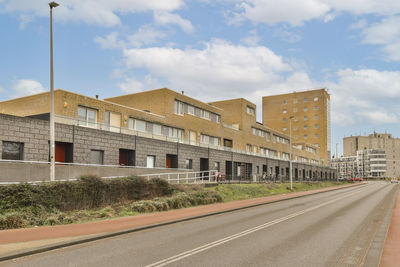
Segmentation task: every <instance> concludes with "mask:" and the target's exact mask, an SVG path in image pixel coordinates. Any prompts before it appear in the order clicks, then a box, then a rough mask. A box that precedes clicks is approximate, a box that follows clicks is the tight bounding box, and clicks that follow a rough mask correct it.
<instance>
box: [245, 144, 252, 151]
mask: <svg viewBox="0 0 400 267" xmlns="http://www.w3.org/2000/svg"><path fill="white" fill-rule="evenodd" d="M251 150H252V147H251V145H249V144H247V145H246V151H247V152H251Z"/></svg>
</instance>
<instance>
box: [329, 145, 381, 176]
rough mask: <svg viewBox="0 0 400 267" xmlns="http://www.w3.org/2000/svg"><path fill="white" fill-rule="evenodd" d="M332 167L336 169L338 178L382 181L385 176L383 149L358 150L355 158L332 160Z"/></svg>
mask: <svg viewBox="0 0 400 267" xmlns="http://www.w3.org/2000/svg"><path fill="white" fill-rule="evenodd" d="M332 167H333V168H335V169H337V171H338V176H339V177H341V178H345V179H349V178H352V177H361V178H365V179H371V178H372V179H382V178H386V177H388V176H387V175H386V169H387V166H386V154H385V150H383V149H363V150H358V151H357V155H356V156H348V157H340V158H334V159H332Z"/></svg>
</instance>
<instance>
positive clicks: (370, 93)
mask: <svg viewBox="0 0 400 267" xmlns="http://www.w3.org/2000/svg"><path fill="white" fill-rule="evenodd" d="M204 45H205V46H204V48H202V49H192V48H186V49H176V48H168V47H152V48H141V49H125V50H124V52H123V57H124V62H125V64H126V66H127V68H128V69H136V68H138V69H145V70H147V71H148V73H150V75H152V77H157V78H160V79H163V80H165V81H166V86H168V87H170V88H172V89H175V90H185V91H186V92H188V94H190V95H192V96H193V97H196V98H199V99H202V100H203V101H215V100H218V99H229V98H236V97H243V96H245V97H246V98H247V99H249V100H250V101H252V102H254V103H256V104H257V105H258V107H259V108H258V111H259V112H258V113H259V115H260V113H261V112H260V111H261V105H260V104H261V97H262V96H265V95H272V94H278V93H288V92H293V91H303V90H308V89H317V88H323V87H327V88H328V89H329V92H330V94H331V103H332V122H333V124H334V125H339V126H348V125H353V124H356V123H360V122H362V123H365V124H372V125H377V124H382V123H395V122H398V121H399V114H400V113H399V112H400V111H399V110H398V109H397V108H396V107H397V103H398V102H400V71H378V70H375V69H360V70H352V69H342V70H339V71H337V72H336V73H335V74H334V75H333V77H332V79H334V80H335V81H325V82H318V81H313V80H312V79H310V77H309V75H308V74H307V72H306V71H305V67H304V66H303V65H302V64H297V63H296V62H290V61H287V60H284V59H283V58H282V57H280V56H279V55H276V54H275V53H274V52H272V51H271V50H270V49H268V48H267V47H264V46H250V47H247V46H242V45H233V44H231V43H229V42H226V41H222V40H213V41H211V42H208V43H205V44H204ZM154 58H157V60H154ZM132 84H133V85H131V86H130V88H134V87H135V88H139V90H140V89H142V88H144V87H143V85H140V84H139V85H138V84H137V83H136V81H133V82H132ZM121 88H122V87H121ZM150 88H151V87H150ZM123 89H124V90H127V89H126V87H124V88H123Z"/></svg>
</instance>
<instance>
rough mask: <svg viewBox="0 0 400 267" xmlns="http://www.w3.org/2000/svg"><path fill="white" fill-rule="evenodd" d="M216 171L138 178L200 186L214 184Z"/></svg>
mask: <svg viewBox="0 0 400 267" xmlns="http://www.w3.org/2000/svg"><path fill="white" fill-rule="evenodd" d="M216 173H217V170H208V171H198V172H171V173H152V174H141V175H138V176H139V177H144V178H146V179H147V180H150V179H151V178H160V179H164V180H166V181H168V183H174V184H202V183H216V182H217V181H218V179H217V178H218V177H217V176H216V175H215V174H216ZM121 177H124V176H108V177H102V178H106V179H112V178H121Z"/></svg>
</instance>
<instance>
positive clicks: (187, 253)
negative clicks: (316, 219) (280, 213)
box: [145, 188, 364, 267]
mask: <svg viewBox="0 0 400 267" xmlns="http://www.w3.org/2000/svg"><path fill="white" fill-rule="evenodd" d="M363 190H364V188H362V189H359V190H357V191H352V192H351V193H349V194H346V195H343V196H341V197H338V198H335V199H333V200H330V201H327V202H325V203H322V204H319V205H317V206H314V207H311V208H308V209H305V210H301V211H298V212H295V213H292V214H290V215H287V216H285V217H282V218H279V219H276V220H273V221H271V222H267V223H264V224H261V225H259V226H256V227H253V228H250V229H247V230H245V231H242V232H240V233H237V234H233V235H230V236H227V237H225V238H222V239H219V240H216V241H214V242H211V243H208V244H205V245H203V246H200V247H197V248H194V249H191V250H188V251H185V252H183V253H180V254H178V255H175V256H172V257H169V258H166V259H164V260H160V261H158V262H155V263H152V264H150V265H147V266H145V267H156V266H157V267H161V266H165V265H167V264H170V263H173V262H175V261H179V260H181V259H184V258H187V257H189V256H192V255H195V254H197V253H200V252H202V251H205V250H207V249H210V248H213V247H216V246H219V245H222V244H224V243H227V242H229V241H232V240H235V239H237V238H240V237H243V236H246V235H249V234H251V233H254V232H256V231H259V230H262V229H265V228H268V227H270V226H273V225H275V224H278V223H281V222H284V221H287V220H289V219H292V218H294V217H297V216H300V215H302V214H304V213H307V212H310V211H313V210H316V209H318V208H321V207H324V206H327V205H329V204H332V203H334V202H336V201H339V200H341V199H344V198H346V197H348V196H352V195H355V194H357V193H360V192H361V191H363Z"/></svg>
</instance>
